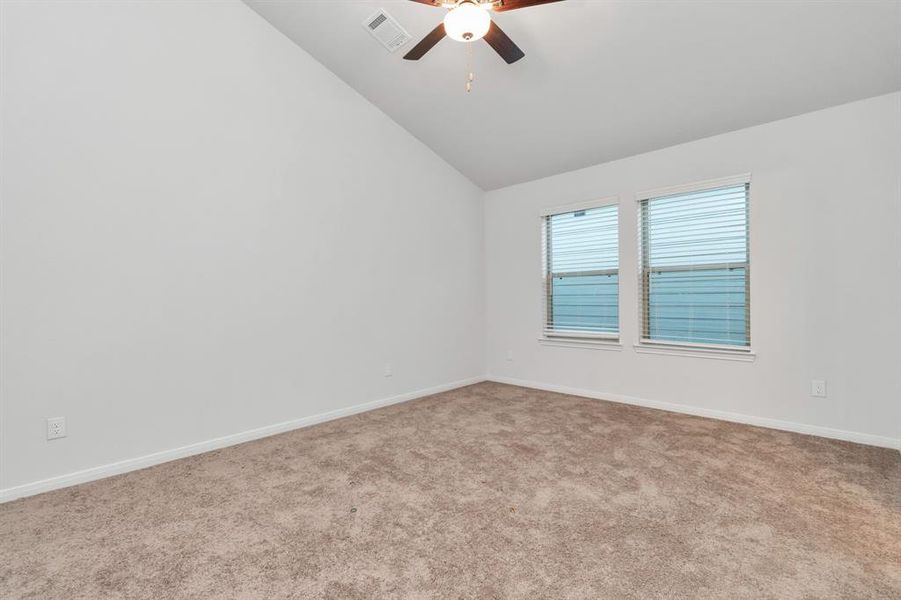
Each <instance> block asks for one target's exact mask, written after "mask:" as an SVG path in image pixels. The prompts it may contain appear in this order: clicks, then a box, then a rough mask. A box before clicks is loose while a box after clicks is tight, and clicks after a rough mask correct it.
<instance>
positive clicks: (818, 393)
mask: <svg viewBox="0 0 901 600" xmlns="http://www.w3.org/2000/svg"><path fill="white" fill-rule="evenodd" d="M810 395H811V396H813V397H814V398H825V397H826V381H825V380H824V379H811V380H810Z"/></svg>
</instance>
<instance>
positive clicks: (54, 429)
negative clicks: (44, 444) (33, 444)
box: [47, 417, 66, 440]
mask: <svg viewBox="0 0 901 600" xmlns="http://www.w3.org/2000/svg"><path fill="white" fill-rule="evenodd" d="M64 437H66V417H51V418H49V419H47V439H48V440H55V439H57V438H64Z"/></svg>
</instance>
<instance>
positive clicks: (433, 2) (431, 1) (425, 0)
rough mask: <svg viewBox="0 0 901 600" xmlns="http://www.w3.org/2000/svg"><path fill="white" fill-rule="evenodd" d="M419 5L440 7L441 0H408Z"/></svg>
mask: <svg viewBox="0 0 901 600" xmlns="http://www.w3.org/2000/svg"><path fill="white" fill-rule="evenodd" d="M410 1H411V2H418V3H419V4H428V5H429V6H441V0H410Z"/></svg>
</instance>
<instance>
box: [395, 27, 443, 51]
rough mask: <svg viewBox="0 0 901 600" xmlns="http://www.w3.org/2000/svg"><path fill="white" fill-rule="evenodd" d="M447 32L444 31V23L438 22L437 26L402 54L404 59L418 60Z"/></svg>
mask: <svg viewBox="0 0 901 600" xmlns="http://www.w3.org/2000/svg"><path fill="white" fill-rule="evenodd" d="M446 35H447V34H446V33H445V32H444V23H440V24H439V25H438V27H436V28H435V29H433V30H432V31H431V32H430V33H429V34H428V35H427V36H425V37H424V38H422V40H421V41H420V42H419V43H418V44H416V45H415V46H413V49H412V50H410V51H409V52H407V53H406V54H405V55H404V60H419V59H420V58H422V57H423V56H425V53H426V52H428V51H429V50H431V49H432V48H433V47H434V46H435V44H437V43H438V42H440V41H441V40H443V39H444V36H446Z"/></svg>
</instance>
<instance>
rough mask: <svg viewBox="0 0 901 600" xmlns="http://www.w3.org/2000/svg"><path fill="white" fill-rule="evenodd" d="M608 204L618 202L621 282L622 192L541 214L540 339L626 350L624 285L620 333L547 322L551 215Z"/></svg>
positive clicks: (569, 345)
mask: <svg viewBox="0 0 901 600" xmlns="http://www.w3.org/2000/svg"><path fill="white" fill-rule="evenodd" d="M605 206H616V207H617V213H616V228H617V248H616V254H617V275H618V277H617V280H618V282H619V283H620V284H621V283H622V268H621V267H622V265H621V264H620V259H621V258H622V253H621V245H620V244H619V241H620V240H621V238H622V235H621V234H622V231H621V220H620V212H621V210H620V209H622V206H621V204H620V197H619V196H607V197H605V198H601V199H597V200H586V201H583V202H576V203H573V204H565V205H562V206H553V207H549V208H545V209H542V210H541V211H540V212H539V214H538V217H539V218H538V231H539V237H540V239H541V246H540V247H541V277H540V279H539V283H540V286H541V287H540V294H541V314H540V315H539V319H538V327H539V331H540V334H539V336H538V341H539V343H541V344H543V345H545V346H556V347H562V348H587V349H591V350H622V344H621V343H620V335H621V334H622V303H621V302H620V300H621V294H620V293H619V290H620V287H621V285H620V286H618V287H617V294H616V301H617V306H618V308H619V310H618V311H617V313H618V314H619V318H618V319H617V324H616V330H617V332H616V333H591V332H585V331H572V332H567V331H560V332H554V333H550V332H548V331H547V329H546V325H547V313H548V305H547V303H548V294H547V290H548V283H547V276H548V270H547V261H548V256H547V235H546V231H545V222H546V219H547V217H550V216H553V215H559V214H563V213H570V212H576V211H579V210H591V209H593V208H603V207H605Z"/></svg>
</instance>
